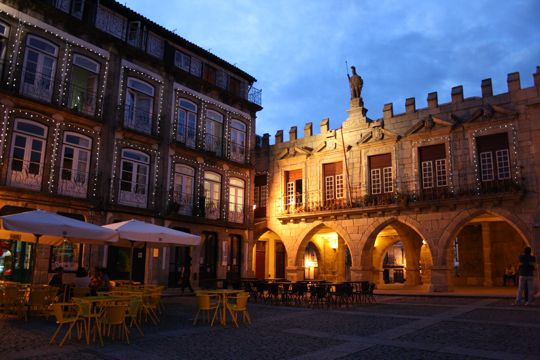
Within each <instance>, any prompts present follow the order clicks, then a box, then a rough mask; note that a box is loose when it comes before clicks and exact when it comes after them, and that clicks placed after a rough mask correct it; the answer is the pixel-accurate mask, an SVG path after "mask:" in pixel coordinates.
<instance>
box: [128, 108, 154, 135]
mask: <svg viewBox="0 0 540 360" xmlns="http://www.w3.org/2000/svg"><path fill="white" fill-rule="evenodd" d="M152 125H153V115H152V112H151V111H149V110H148V109H146V108H139V107H136V106H132V105H126V106H125V109H124V127H126V128H128V129H132V130H135V131H137V132H140V133H143V134H153V126H152Z"/></svg>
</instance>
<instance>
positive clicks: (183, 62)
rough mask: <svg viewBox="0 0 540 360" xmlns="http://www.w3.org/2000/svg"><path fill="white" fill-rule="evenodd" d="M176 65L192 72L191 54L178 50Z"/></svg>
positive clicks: (175, 58) (175, 55) (175, 54)
mask: <svg viewBox="0 0 540 360" xmlns="http://www.w3.org/2000/svg"><path fill="white" fill-rule="evenodd" d="M174 65H175V66H176V67H177V68H180V69H182V70H184V71H187V72H190V67H191V56H189V55H187V54H185V53H183V52H181V51H178V50H176V51H175V53H174Z"/></svg>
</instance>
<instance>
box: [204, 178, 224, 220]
mask: <svg viewBox="0 0 540 360" xmlns="http://www.w3.org/2000/svg"><path fill="white" fill-rule="evenodd" d="M204 199H205V202H204V205H205V206H204V214H205V217H206V218H207V219H219V210H220V208H221V175H219V174H216V173H213V172H210V171H206V172H205V173H204Z"/></svg>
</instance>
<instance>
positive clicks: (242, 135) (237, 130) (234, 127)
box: [231, 120, 246, 163]
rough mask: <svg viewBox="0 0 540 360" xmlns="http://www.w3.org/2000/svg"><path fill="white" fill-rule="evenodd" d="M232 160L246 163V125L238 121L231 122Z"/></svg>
mask: <svg viewBox="0 0 540 360" xmlns="http://www.w3.org/2000/svg"><path fill="white" fill-rule="evenodd" d="M231 160H234V161H238V162H242V163H243V162H244V161H246V124H244V123H243V122H241V121H238V120H232V121H231Z"/></svg>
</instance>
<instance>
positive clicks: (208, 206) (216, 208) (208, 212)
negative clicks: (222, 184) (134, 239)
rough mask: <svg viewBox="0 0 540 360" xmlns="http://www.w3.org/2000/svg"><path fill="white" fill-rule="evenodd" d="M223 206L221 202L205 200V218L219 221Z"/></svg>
mask: <svg viewBox="0 0 540 360" xmlns="http://www.w3.org/2000/svg"><path fill="white" fill-rule="evenodd" d="M220 210H221V204H220V201H219V200H212V199H208V198H206V199H204V217H205V218H207V219H213V220H216V219H219V218H220V216H219V212H220Z"/></svg>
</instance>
